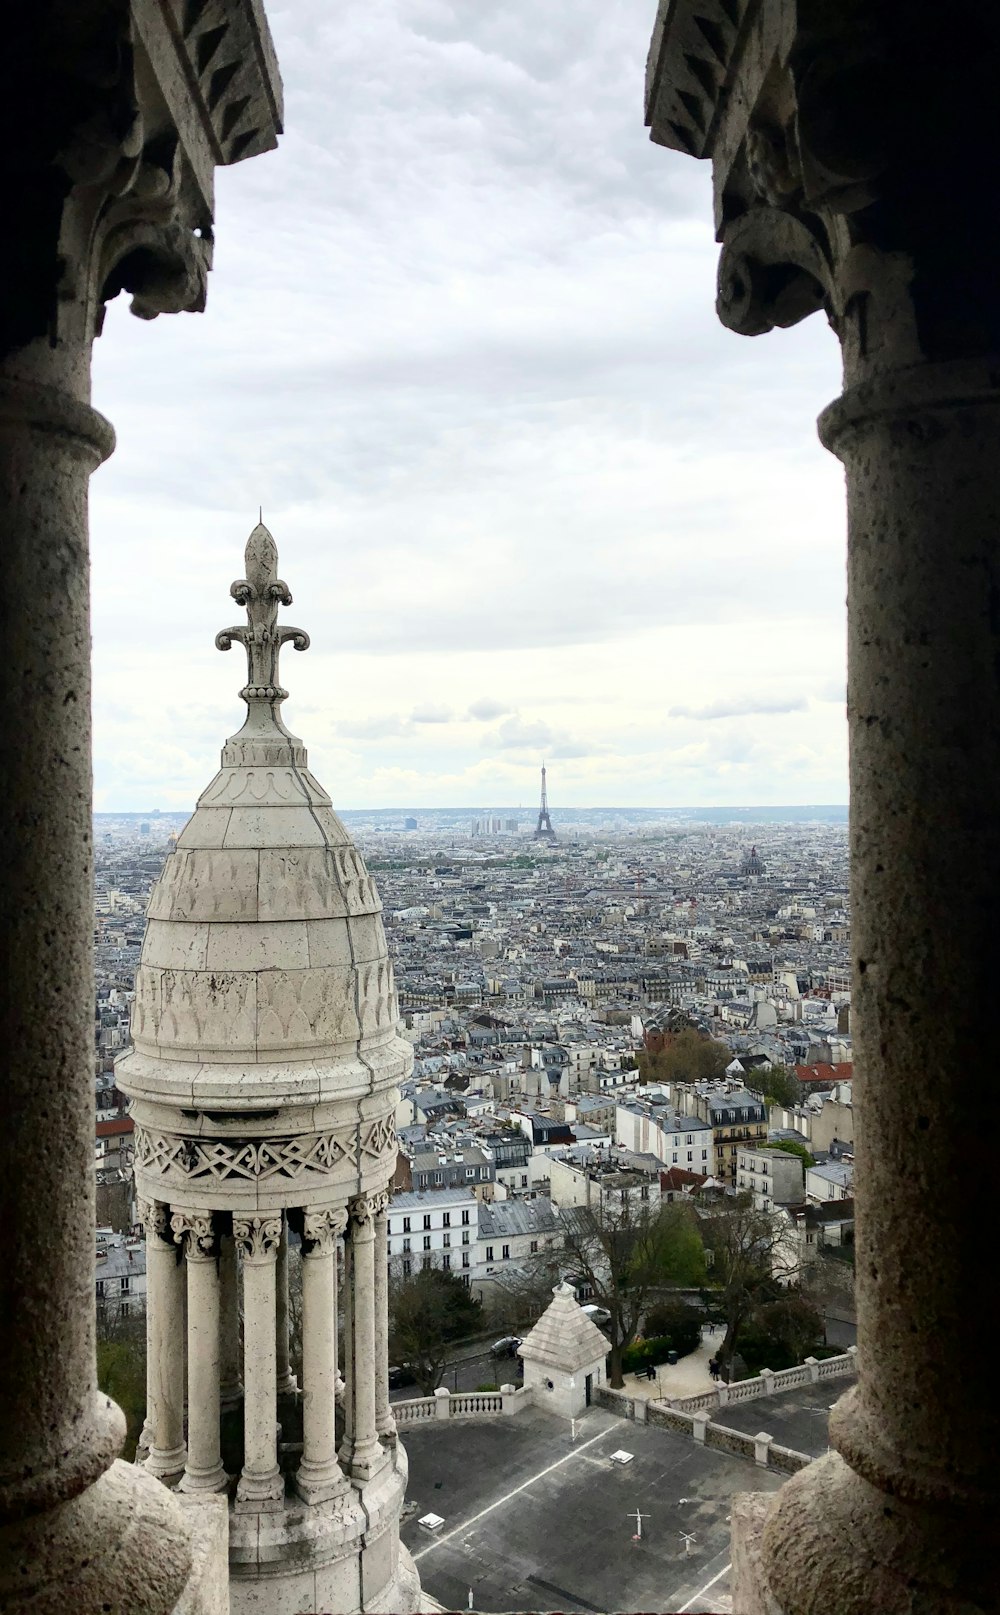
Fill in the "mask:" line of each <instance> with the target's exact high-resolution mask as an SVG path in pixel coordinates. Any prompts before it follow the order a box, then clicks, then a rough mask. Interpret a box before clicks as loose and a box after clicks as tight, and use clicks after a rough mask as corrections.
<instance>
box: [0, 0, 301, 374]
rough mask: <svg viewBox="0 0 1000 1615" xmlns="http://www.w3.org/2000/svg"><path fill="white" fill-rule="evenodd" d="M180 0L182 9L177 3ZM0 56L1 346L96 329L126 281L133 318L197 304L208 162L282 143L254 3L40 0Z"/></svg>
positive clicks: (207, 230) (270, 58)
mask: <svg viewBox="0 0 1000 1615" xmlns="http://www.w3.org/2000/svg"><path fill="white" fill-rule="evenodd" d="M175 12H176V15H175ZM15 35H16V44H14V43H13V42H9V43H10V44H11V48H10V49H9V50H8V51H7V53H6V56H5V59H4V63H3V64H0V140H2V143H3V147H4V150H5V152H6V153H7V162H6V164H5V170H4V174H5V198H4V200H5V204H6V207H7V210H8V213H9V214H10V215H11V217H16V218H17V220H18V239H19V249H18V251H16V252H11V253H8V254H6V255H5V258H4V261H3V263H2V264H0V356H3V355H6V354H8V353H11V352H13V351H16V350H17V349H19V348H23V347H26V346H27V345H28V344H30V343H31V342H34V341H37V340H48V341H49V342H52V343H55V342H57V341H59V342H66V341H89V340H90V338H91V337H93V335H94V334H96V332H97V331H99V329H100V325H101V321H102V318H103V308H104V303H105V302H106V300H107V299H108V298H110V297H114V296H116V295H117V293H118V292H120V291H122V290H126V291H130V292H131V293H132V297H133V302H132V310H133V312H134V313H135V314H137V315H138V316H139V317H140V318H142V319H152V318H153V317H154V316H155V315H157V314H159V313H164V312H175V311H177V310H181V309H199V308H201V307H203V306H204V298H205V281H206V276H207V273H208V270H209V268H210V265H211V253H212V209H213V189H214V186H213V180H214V171H215V169H216V167H218V166H219V165H220V164H226V163H231V162H238V161H240V160H241V159H242V158H244V157H249V156H253V155H255V154H256V153H257V152H260V151H264V150H267V149H269V148H270V147H273V146H274V145H275V144H276V140H277V134H278V132H279V130H280V127H281V104H280V94H281V91H280V81H279V79H278V74H277V64H276V62H275V58H274V51H273V47H272V45H271V40H270V36H269V34H268V31H267V24H266V21H265V20H264V16H263V11H262V8H261V7H260V6H259V5H257V4H255V3H253V0H200V3H199V4H198V5H197V6H190V5H189V6H187V7H186V8H174V7H167V6H135V5H130V4H129V3H128V0H103V3H102V4H100V5H84V4H76V3H70V0H36V3H35V4H33V5H32V6H31V7H21V8H19V15H18V18H17V24H16V29H15Z"/></svg>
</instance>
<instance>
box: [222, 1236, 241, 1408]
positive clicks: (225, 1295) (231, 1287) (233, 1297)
mask: <svg viewBox="0 0 1000 1615" xmlns="http://www.w3.org/2000/svg"><path fill="white" fill-rule="evenodd" d="M219 1246H220V1256H219V1286H220V1298H219V1304H220V1321H219V1330H220V1334H219V1394H220V1397H221V1400H222V1406H223V1407H224V1408H233V1407H237V1406H238V1405H239V1403H240V1402H241V1401H242V1399H243V1381H242V1379H241V1378H240V1373H241V1359H240V1282H239V1277H240V1276H239V1262H238V1258H237V1252H236V1241H235V1240H234V1239H233V1236H232V1234H223V1235H222V1236H221V1237H220V1240H219Z"/></svg>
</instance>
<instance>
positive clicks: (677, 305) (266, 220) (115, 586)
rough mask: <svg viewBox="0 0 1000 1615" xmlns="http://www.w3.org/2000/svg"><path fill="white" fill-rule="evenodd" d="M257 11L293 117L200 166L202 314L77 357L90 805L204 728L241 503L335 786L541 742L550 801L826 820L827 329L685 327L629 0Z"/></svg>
mask: <svg viewBox="0 0 1000 1615" xmlns="http://www.w3.org/2000/svg"><path fill="white" fill-rule="evenodd" d="M268 9H269V15H270V20H271V26H272V29H273V32H274V36H275V41H276V44H277V49H278V56H279V60H280V62H281V66H282V72H283V76H284V84H285V127H286V132H285V134H284V136H283V138H282V140H281V143H280V147H279V150H278V151H277V152H272V153H270V154H269V155H267V156H264V157H259V158H255V159H253V160H251V161H248V162H246V163H242V164H240V165H238V166H237V167H235V168H233V169H229V170H221V171H220V172H219V174H218V176H217V217H216V242H217V244H216V256H215V269H214V271H213V273H212V275H211V277H210V282H209V294H208V309H207V312H206V313H205V314H203V315H187V314H185V315H176V316H164V317H161V318H160V319H158V320H156V321H155V322H154V323H153V324H152V325H145V324H143V323H142V322H140V321H137V320H135V319H133V318H132V317H131V316H130V315H129V313H128V311H127V307H126V304H125V300H124V299H122V300H120V301H119V302H118V303H116V304H114V305H113V306H112V307H111V309H110V310H109V314H108V319H107V323H106V326H105V333H104V335H103V337H102V338H101V340H100V341H99V342H98V344H97V346H96V350H95V379H94V401H95V404H96V405H97V406H98V408H100V409H101V410H103V411H104V413H105V414H107V415H108V416H109V417H110V419H111V420H112V422H113V424H114V426H115V428H116V431H117V434H118V448H117V451H116V453H115V455H114V457H113V458H112V460H111V461H110V462H109V463H108V464H107V465H106V466H105V467H104V468H103V469H102V470H101V471H100V472H99V473H98V474H97V476H95V478H94V481H93V484H92V494H93V498H92V531H93V548H94V640H95V725H96V735H95V747H96V758H95V773H96V780H95V786H96V806H97V807H98V809H104V810H113V809H121V810H125V809H134V810H148V809H151V808H154V807H160V808H163V809H167V808H187V807H190V806H193V804H194V801H195V798H196V797H197V795H198V793H199V791H200V790H201V789H202V788H203V787H204V786H205V784H207V782H208V780H209V779H210V777H211V775H212V773H213V772H214V770H215V768H216V767H217V764H218V752H219V747H220V746H221V744H222V742H223V740H224V739H225V737H226V736H227V735H228V734H230V733H232V732H233V730H234V729H236V728H238V727H239V724H240V722H241V721H242V718H241V714H242V712H243V708H242V705H241V703H240V702H239V701H238V700H237V699H236V691H237V690H238V689H239V688H240V686H241V685H242V683H243V682H244V677H245V674H244V663H243V653H242V651H240V650H239V648H238V647H234V649H233V651H232V652H230V654H229V655H228V656H222V655H219V653H218V652H217V651H216V650H215V649H214V645H213V639H214V635H215V632H216V630H217V629H219V628H222V627H225V626H227V625H228V624H229V623H231V622H233V621H235V620H237V616H236V615H234V613H235V612H236V608H235V607H234V604H233V602H232V601H231V600H230V599H229V598H228V589H229V585H230V583H231V581H232V580H233V579H234V578H237V577H240V576H242V574H243V546H244V543H245V541H246V537H247V534H248V533H249V531H250V529H251V528H252V527H253V525H254V523H255V521H256V517H257V507H258V505H262V506H263V510H264V519H265V521H266V522H267V524H268V526H269V527H270V528H271V530H272V532H273V533H274V535H275V538H276V539H277V542H278V547H279V551H280V555H281V574H282V576H283V577H284V578H285V579H286V581H287V582H288V584H289V586H290V588H291V591H292V595H293V597H294V605H293V606H292V607H291V608H290V610H289V611H287V612H286V613H285V614H284V615H285V616H286V617H287V618H288V619H289V620H290V621H291V622H293V623H295V624H298V625H299V626H301V627H303V628H306V629H307V630H308V631H309V633H310V634H311V636H312V649H311V650H310V651H309V652H308V653H307V654H306V655H303V656H298V655H295V654H294V653H293V652H292V651H291V649H290V648H289V649H286V651H285V652H284V654H283V659H282V678H283V682H284V683H285V685H286V686H287V687H288V689H289V690H290V691H291V697H290V699H289V701H288V702H287V703H286V705H285V717H286V720H287V722H288V724H289V727H290V728H291V729H292V730H293V731H294V732H295V733H297V734H299V735H301V736H302V738H303V739H304V740H305V742H306V744H307V746H308V747H309V752H310V762H311V766H312V767H313V769H314V771H315V772H316V773H317V774H318V776H319V778H320V779H321V780H322V782H323V783H324V784H325V785H326V787H327V789H328V790H329V791H330V792H331V795H332V796H333V799H334V802H335V804H336V805H338V806H341V807H365V806H383V805H384V806H389V805H395V806H399V807H410V806H415V807H416V806H430V805H449V806H450V805H469V806H474V807H480V808H490V807H493V806H500V805H514V804H517V803H524V804H526V805H528V806H529V807H533V806H534V804H535V803H536V800H537V788H538V769H539V766H540V763H541V761H542V759H543V756H544V758H545V760H546V761H547V762H548V764H549V769H550V772H549V787H550V799H551V803H552V808H553V812H554V813H557V812H558V807H559V804H560V803H566V804H573V805H577V806H587V805H590V804H602V803H603V804H608V805H611V804H621V805H642V804H648V805H657V806H668V805H684V804H713V803H734V804H735V803H741V804H752V803H785V802H788V803H792V802H838V801H846V798H847V789H846V734H845V729H846V726H845V719H844V661H845V653H844V559H843V548H844V501H843V488H842V477H841V471H840V467H839V465H838V464H837V462H836V461H834V460H833V459H832V458H831V457H830V456H829V455H828V454H827V453H826V452H825V451H824V450H823V449H822V448H821V447H820V445H819V443H818V440H817V437H816V431H815V424H814V422H815V417H816V415H817V413H818V411H819V410H820V409H821V408H822V407H823V405H824V404H825V403H827V402H828V401H829V400H830V399H831V398H832V397H834V396H835V395H836V393H837V391H838V390H839V389H838V354H837V345H836V343H835V341H834V339H833V337H832V336H831V334H830V332H829V331H828V330H827V328H826V326H825V325H824V323H823V321H822V319H813V320H811V321H808V322H807V323H806V324H805V325H803V326H800V327H798V328H797V329H796V330H794V331H790V332H776V333H774V334H772V335H771V336H769V337H761V338H757V339H755V340H753V341H750V340H747V339H746V338H742V337H738V336H734V335H733V334H732V333H730V332H727V331H724V330H723V329H722V327H721V326H719V325H718V323H717V321H716V319H715V314H714V306H713V305H714V298H715V270H716V260H717V252H718V249H717V247H716V244H715V242H714V240H713V236H712V226H711V174H710V171H709V168H708V166H707V165H706V164H701V163H696V162H694V161H693V160H692V159H690V158H685V157H681V156H680V155H678V154H675V153H672V152H666V151H663V150H661V149H660V148H658V147H655V146H653V145H651V144H650V142H649V140H648V136H647V132H646V130H645V129H644V127H643V113H642V87H643V69H644V62H645V54H646V48H647V44H648V39H649V34H650V30H651V26H652V20H653V10H654V5H653V0H575V3H574V5H573V6H567V5H565V4H564V3H563V0H508V3H507V4H505V5H504V6H503V7H498V6H492V5H486V4H484V3H483V0H341V3H339V4H338V5H336V6H331V5H330V4H329V3H328V0H294V4H285V5H276V4H271V5H270V6H269V8H268ZM237 615H238V614H237Z"/></svg>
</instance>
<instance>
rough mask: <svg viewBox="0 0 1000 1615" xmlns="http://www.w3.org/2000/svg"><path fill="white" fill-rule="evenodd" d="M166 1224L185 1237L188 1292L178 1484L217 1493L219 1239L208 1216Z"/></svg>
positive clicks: (183, 1215)
mask: <svg viewBox="0 0 1000 1615" xmlns="http://www.w3.org/2000/svg"><path fill="white" fill-rule="evenodd" d="M170 1226H171V1227H172V1228H173V1230H174V1233H175V1234H176V1236H177V1237H178V1239H183V1240H184V1256H185V1261H186V1264H187V1292H188V1329H187V1348H188V1351H187V1355H188V1457H187V1464H186V1465H185V1469H184V1474H183V1476H182V1477H181V1481H180V1487H181V1490H182V1491H185V1492H222V1491H225V1489H226V1487H227V1485H228V1484H229V1477H228V1475H227V1474H226V1472H225V1470H224V1469H223V1467H222V1452H221V1446H220V1437H219V1409H220V1399H219V1302H220V1296H219V1242H218V1238H217V1236H216V1233H215V1229H214V1227H213V1222H212V1217H211V1216H210V1215H209V1216H206V1215H204V1214H203V1213H200V1212H187V1211H175V1212H174V1214H173V1216H172V1217H171V1219H170Z"/></svg>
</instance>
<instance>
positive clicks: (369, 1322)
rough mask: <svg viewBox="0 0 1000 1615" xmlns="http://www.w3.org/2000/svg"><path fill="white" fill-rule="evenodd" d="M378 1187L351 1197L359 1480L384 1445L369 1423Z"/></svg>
mask: <svg viewBox="0 0 1000 1615" xmlns="http://www.w3.org/2000/svg"><path fill="white" fill-rule="evenodd" d="M388 1200H389V1197H388V1195H387V1194H386V1192H385V1191H384V1190H382V1191H380V1192H378V1193H376V1194H370V1195H359V1196H358V1197H357V1199H355V1200H352V1201H351V1205H350V1208H349V1209H350V1214H351V1223H352V1227H351V1248H352V1266H353V1279H354V1283H353V1286H352V1297H351V1300H352V1307H353V1331H352V1333H353V1352H352V1368H353V1373H352V1380H353V1393H354V1394H353V1403H354V1409H353V1413H354V1424H353V1435H352V1440H351V1457H350V1465H351V1479H352V1480H354V1481H358V1482H361V1483H364V1482H365V1481H367V1480H370V1479H371V1477H372V1476H373V1475H374V1474H375V1473H376V1472H377V1471H378V1470H379V1469H380V1468H381V1467H382V1465H383V1464H384V1462H385V1459H386V1454H385V1449H384V1448H383V1447H382V1445H381V1443H380V1442H379V1439H378V1431H377V1430H376V1427H375V1219H376V1217H377V1216H378V1214H379V1212H380V1211H383V1210H384V1209H385V1207H386V1206H387V1204H388Z"/></svg>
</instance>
